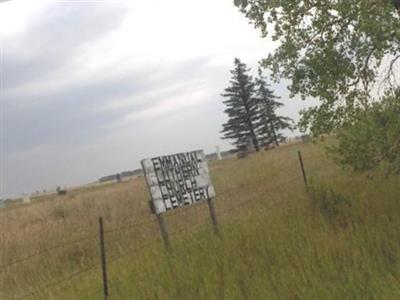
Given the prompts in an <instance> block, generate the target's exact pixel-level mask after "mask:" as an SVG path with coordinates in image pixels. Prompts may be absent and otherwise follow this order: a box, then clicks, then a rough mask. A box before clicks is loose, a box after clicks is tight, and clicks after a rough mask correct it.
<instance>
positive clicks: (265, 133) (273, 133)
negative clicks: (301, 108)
mask: <svg viewBox="0 0 400 300" xmlns="http://www.w3.org/2000/svg"><path fill="white" fill-rule="evenodd" d="M255 97H256V102H257V104H258V109H259V120H258V121H259V123H258V124H257V135H258V136H259V141H260V143H261V144H262V145H263V146H265V147H268V146H269V145H271V144H272V143H275V146H277V147H279V143H280V142H282V141H284V140H285V137H284V136H283V134H282V132H281V130H283V129H291V130H292V129H293V120H292V119H290V118H288V117H282V116H278V115H277V114H276V109H278V108H279V107H281V106H283V103H281V102H278V101H277V99H280V98H279V97H277V96H275V95H274V92H273V91H272V90H271V89H270V88H269V84H267V82H266V79H265V77H264V76H263V74H262V71H261V69H260V68H259V69H258V77H257V78H256V81H255Z"/></svg>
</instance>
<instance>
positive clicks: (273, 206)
mask: <svg viewBox="0 0 400 300" xmlns="http://www.w3.org/2000/svg"><path fill="white" fill-rule="evenodd" d="M298 149H299V150H301V151H302V153H303V158H304V163H305V167H306V170H307V175H308V177H309V179H310V181H311V186H312V188H311V189H310V193H309V194H307V193H306V191H305V187H304V183H303V179H302V176H301V171H300V168H299V163H298V158H297V150H298ZM210 170H211V176H212V180H213V182H214V185H215V187H216V192H217V197H216V198H215V205H216V210H217V214H218V216H219V222H220V224H221V229H222V236H221V237H218V236H216V235H214V234H213V233H212V228H211V223H210V220H209V215H208V208H207V204H206V203H201V204H197V205H194V206H192V207H188V208H185V209H181V210H177V211H174V212H170V213H168V214H166V221H167V223H168V225H169V230H170V233H171V243H172V247H173V254H171V255H167V254H166V253H165V251H164V248H163V244H162V241H161V238H160V233H159V229H158V224H157V223H156V221H155V218H154V216H152V215H151V214H150V212H149V208H148V203H147V201H148V193H147V190H146V186H145V183H144V181H143V179H142V178H138V179H135V180H131V181H127V182H122V183H115V184H107V185H99V186H93V187H86V188H82V189H76V190H73V191H71V192H70V193H69V194H67V195H65V196H58V195H52V196H45V197H42V198H41V199H38V200H37V201H34V202H32V203H31V204H27V205H23V206H17V207H11V208H8V209H3V210H1V211H0V224H1V228H2V230H1V233H0V243H1V252H0V299H5V300H7V299H37V300H39V299H40V300H45V299H64V300H71V299H74V300H75V299H77V300H79V299H103V298H102V281H101V271H100V270H101V268H100V258H99V240H98V217H99V216H102V217H103V218H104V222H105V230H106V237H105V238H106V248H107V259H108V262H109V264H108V271H109V284H110V298H109V299H110V300H117V299H229V300H230V299H293V300H299V299H400V284H399V283H400V282H399V281H400V264H399V263H400V262H399V259H400V202H399V200H400V192H399V186H400V179H399V177H395V176H393V177H383V176H381V175H380V174H375V176H373V178H372V179H371V178H366V177H365V176H364V175H357V174H354V173H350V172H347V171H343V170H341V169H339V168H338V167H337V166H335V165H334V164H333V163H332V162H331V161H330V160H329V159H327V157H326V156H325V154H324V151H323V147H322V146H321V144H317V145H314V144H294V145H288V146H285V147H282V148H280V149H277V150H271V151H267V152H263V153H259V154H254V155H252V156H250V157H248V158H246V159H241V160H237V159H234V158H232V159H225V160H222V161H213V162H211V163H210Z"/></svg>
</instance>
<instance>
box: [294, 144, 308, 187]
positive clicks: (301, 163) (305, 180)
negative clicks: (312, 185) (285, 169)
mask: <svg viewBox="0 0 400 300" xmlns="http://www.w3.org/2000/svg"><path fill="white" fill-rule="evenodd" d="M297 154H298V155H299V162H300V167H301V172H302V173H303V181H304V185H305V186H306V191H307V193H308V182H307V176H306V171H305V170H304V164H303V157H302V155H301V151H300V150H298V151H297Z"/></svg>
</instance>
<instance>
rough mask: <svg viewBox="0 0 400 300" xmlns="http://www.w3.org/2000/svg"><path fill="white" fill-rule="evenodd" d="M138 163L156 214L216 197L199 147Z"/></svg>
mask: <svg viewBox="0 0 400 300" xmlns="http://www.w3.org/2000/svg"><path fill="white" fill-rule="evenodd" d="M141 164H142V168H143V171H144V174H145V178H146V182H147V185H148V187H149V190H150V194H151V197H152V204H153V208H154V212H155V213H156V214H160V213H163V212H166V211H168V210H172V209H176V208H179V207H182V206H187V205H191V204H193V203H196V202H199V201H204V200H207V199H210V198H212V197H214V196H215V190H214V187H213V185H212V183H211V180H210V175H209V170H208V166H207V161H206V157H205V155H204V152H203V151H202V150H198V151H192V152H186V153H178V154H173V155H166V156H160V157H154V158H150V159H143V160H142V161H141Z"/></svg>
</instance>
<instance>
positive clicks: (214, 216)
mask: <svg viewBox="0 0 400 300" xmlns="http://www.w3.org/2000/svg"><path fill="white" fill-rule="evenodd" d="M207 204H208V208H209V209H210V216H211V222H212V224H213V228H214V232H215V233H216V234H218V235H219V234H220V230H219V225H218V219H217V214H216V213H215V208H214V203H213V200H212V198H207Z"/></svg>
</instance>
